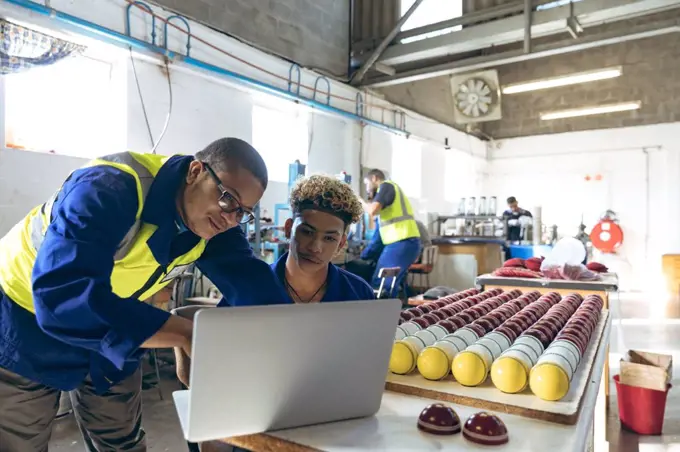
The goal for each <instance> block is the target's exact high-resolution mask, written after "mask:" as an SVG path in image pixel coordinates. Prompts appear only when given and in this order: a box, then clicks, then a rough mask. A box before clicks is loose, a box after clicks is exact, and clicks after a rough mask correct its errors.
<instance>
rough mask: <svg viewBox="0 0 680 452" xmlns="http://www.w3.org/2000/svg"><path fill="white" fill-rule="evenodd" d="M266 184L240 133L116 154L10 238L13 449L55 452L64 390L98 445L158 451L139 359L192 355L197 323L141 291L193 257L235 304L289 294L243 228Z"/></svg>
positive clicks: (1, 381) (3, 379) (2, 278)
mask: <svg viewBox="0 0 680 452" xmlns="http://www.w3.org/2000/svg"><path fill="white" fill-rule="evenodd" d="M267 180H268V178H267V168H266V166H265V163H264V161H263V160H262V157H261V156H260V155H259V154H258V153H257V151H256V150H255V149H254V148H253V147H252V146H250V145H249V144H248V143H246V142H245V141H242V140H239V139H236V138H224V139H220V140H217V141H215V142H213V143H211V144H210V145H209V146H208V147H206V148H205V149H204V150H203V151H200V152H198V153H197V154H196V156H195V157H193V156H181V155H175V156H172V157H166V156H161V155H155V154H135V153H130V152H125V153H121V154H114V155H110V156H107V157H102V158H100V159H96V160H93V161H92V162H90V163H88V164H87V165H86V166H85V167H83V168H81V169H78V170H76V171H74V172H73V173H72V174H71V175H70V176H69V177H68V178H67V180H66V181H65V182H64V183H63V185H62V186H61V188H60V189H59V190H58V191H57V193H56V194H55V195H54V196H53V197H52V199H50V200H48V201H47V202H46V203H45V204H43V205H41V206H38V207H36V208H34V209H33V210H32V211H31V212H30V213H29V214H28V215H27V216H26V217H25V218H24V219H23V220H22V221H21V222H19V224H17V225H16V226H15V227H14V228H13V229H12V230H11V231H10V232H9V233H7V235H5V236H4V237H3V238H2V239H0V450H1V451H2V452H26V451H46V450H47V444H48V441H49V438H50V434H51V427H52V421H53V420H54V417H55V415H56V413H57V409H58V398H59V395H60V392H61V391H72V392H71V401H72V406H73V408H74V413H75V416H76V420H77V422H78V424H79V426H80V429H81V432H82V434H83V437H84V439H85V444H86V446H87V448H88V450H90V451H105V450H106V451H109V450H127V451H144V450H146V440H145V433H144V431H143V429H142V426H141V414H142V400H141V394H140V393H141V371H140V365H139V363H140V359H141V357H142V355H143V353H144V351H145V349H149V348H170V347H180V348H181V349H183V350H184V351H185V352H186V353H187V354H189V355H190V354H191V337H192V329H193V322H192V321H191V320H188V319H183V318H181V317H178V316H172V315H170V313H169V312H166V311H163V310H161V309H157V308H155V307H153V306H151V305H150V304H147V303H144V302H143V301H144V300H148V299H149V298H150V297H151V296H152V295H153V294H154V293H156V292H158V291H159V290H161V289H162V288H163V287H164V286H165V285H167V284H169V283H170V282H171V281H172V280H173V279H174V278H175V277H177V276H178V275H180V274H181V273H182V272H183V271H184V269H185V268H186V267H187V266H188V265H190V264H192V263H196V265H197V266H198V268H199V269H200V270H201V271H202V272H203V273H204V274H205V275H206V276H207V277H208V278H209V279H210V280H211V281H212V282H213V283H214V284H215V285H216V286H217V287H218V288H219V289H220V291H221V292H222V294H223V295H224V297H225V300H226V301H228V302H229V304H264V302H265V301H268V302H271V300H277V299H280V298H281V297H282V295H281V293H280V289H279V284H278V283H277V281H276V278H275V276H274V274H273V273H272V272H271V270H270V268H269V266H268V265H267V264H266V263H265V262H264V261H262V260H260V259H257V258H256V257H255V256H254V255H253V252H252V251H251V249H250V246H249V244H248V241H247V239H246V237H245V236H244V233H243V231H242V229H241V228H239V227H237V226H238V225H239V224H240V223H246V222H249V221H250V219H251V218H252V217H253V215H252V210H253V207H254V206H255V204H256V203H257V202H258V201H259V200H260V198H261V197H262V194H263V193H264V190H265V188H266V187H267ZM223 301H224V300H223Z"/></svg>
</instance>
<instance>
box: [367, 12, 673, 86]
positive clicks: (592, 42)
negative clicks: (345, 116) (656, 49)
mask: <svg viewBox="0 0 680 452" xmlns="http://www.w3.org/2000/svg"><path fill="white" fill-rule="evenodd" d="M628 31H629V33H627V34H624V35H621V34H620V32H608V33H601V34H598V35H593V36H589V37H585V38H582V40H581V42H579V43H578V44H573V41H572V40H569V41H561V42H558V43H554V44H545V45H542V46H536V47H535V49H534V51H533V52H532V53H524V50H523V49H521V50H514V51H510V52H504V53H499V54H496V55H486V56H482V57H475V58H468V59H465V60H460V61H455V62H452V63H444V64H439V65H435V66H429V67H424V68H420V69H414V70H410V71H405V72H403V73H397V75H395V76H393V77H377V78H375V79H372V80H368V81H367V82H366V83H365V84H364V85H365V86H368V87H371V88H382V87H386V86H394V85H400V84H403V83H409V82H415V81H419V80H425V79H428V78H433V77H440V76H442V75H451V74H461V73H465V72H472V71H476V70H480V69H487V68H490V67H497V66H503V65H506V64H513V63H519V62H522V61H528V60H536V59H539V58H546V57H550V56H554V55H562V54H566V53H573V52H579V51H582V50H588V49H594V48H597V47H603V46H606V45H612V44H619V43H622V42H627V41H634V40H638V39H644V38H652V37H655V36H661V35H666V34H669V33H677V32H680V23H679V22H678V20H670V21H663V22H658V23H655V24H647V25H640V26H637V27H631V28H629V29H628Z"/></svg>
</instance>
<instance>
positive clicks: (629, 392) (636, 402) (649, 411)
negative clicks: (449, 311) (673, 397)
mask: <svg viewBox="0 0 680 452" xmlns="http://www.w3.org/2000/svg"><path fill="white" fill-rule="evenodd" d="M614 381H615V382H616V394H617V397H618V403H619V419H620V420H621V426H622V427H623V428H625V429H627V430H631V431H633V432H635V433H637V434H639V435H660V434H661V430H662V429H663V418H664V414H665V412H666V397H667V396H668V391H669V390H670V389H671V385H670V384H669V385H668V387H667V388H666V390H665V391H656V390H654V389H646V388H639V387H637V386H628V385H624V384H622V383H619V376H618V375H615V376H614Z"/></svg>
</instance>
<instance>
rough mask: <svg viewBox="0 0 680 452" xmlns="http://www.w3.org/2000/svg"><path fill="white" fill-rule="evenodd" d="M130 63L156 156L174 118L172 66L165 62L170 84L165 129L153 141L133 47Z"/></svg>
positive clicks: (167, 78)
mask: <svg viewBox="0 0 680 452" xmlns="http://www.w3.org/2000/svg"><path fill="white" fill-rule="evenodd" d="M130 63H131V65H132V73H133V74H134V76H135V84H136V85H137V93H138V94H139V101H140V103H141V104H142V112H143V113H144V121H145V122H146V130H147V132H148V133H149V141H150V142H151V153H152V154H155V153H156V149H158V145H159V144H160V143H161V140H163V137H164V136H165V132H167V130H168V124H170V117H171V116H172V80H170V66H168V58H167V57H166V58H165V60H164V63H165V78H166V80H167V82H168V102H169V105H168V113H167V114H166V115H165V123H164V124H163V129H162V130H161V133H160V135H159V136H158V139H157V140H154V139H153V132H152V131H151V124H150V123H149V116H148V114H147V113H146V105H145V103H144V97H143V96H142V88H141V86H140V84H139V77H138V76H137V68H136V66H135V59H134V57H133V56H132V47H130Z"/></svg>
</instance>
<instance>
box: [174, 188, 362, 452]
mask: <svg viewBox="0 0 680 452" xmlns="http://www.w3.org/2000/svg"><path fill="white" fill-rule="evenodd" d="M290 208H291V212H293V218H291V219H288V220H287V221H286V224H285V233H286V237H287V238H288V239H290V251H289V252H288V253H286V254H284V255H283V256H281V257H280V258H279V260H278V261H277V262H276V263H274V264H272V266H271V274H272V275H275V277H276V281H277V283H278V285H279V287H280V288H281V290H282V292H283V296H282V297H281V298H280V299H278V300H275V299H271V300H264V301H265V303H266V304H280V303H283V304H293V303H326V302H336V301H352V300H372V299H374V298H375V295H374V294H373V289H372V288H371V286H369V285H368V284H367V283H366V282H365V281H364V280H363V279H361V278H359V277H358V276H356V275H353V274H351V273H349V272H346V271H345V270H342V269H340V268H338V267H336V266H335V265H333V264H332V263H331V261H332V259H333V257H334V256H335V254H336V253H337V252H338V251H340V250H341V249H342V248H343V247H344V246H345V242H346V241H347V233H348V230H349V226H350V225H351V224H353V223H356V222H357V221H358V220H359V218H361V216H362V214H363V209H362V206H361V203H360V202H359V198H358V197H357V196H356V195H355V194H354V192H353V191H352V189H351V188H350V187H349V186H348V185H347V184H345V183H344V182H341V181H339V180H337V179H334V178H332V177H329V176H322V175H314V176H310V177H308V178H304V179H300V180H299V181H298V182H297V183H296V185H295V187H294V188H293V190H292V191H291V194H290ZM232 300H233V303H231V302H230V301H231V300H230V299H223V300H222V302H221V303H220V304H219V305H218V306H229V305H240V304H241V300H240V299H238V298H234V299H232ZM175 356H176V357H177V376H178V378H179V379H180V381H182V383H184V384H185V385H188V383H189V369H190V367H191V366H190V360H189V359H188V357H187V356H186V354H185V353H184V350H183V349H182V348H176V349H175ZM189 449H190V450H192V451H198V446H197V445H194V444H191V443H190V444H189Z"/></svg>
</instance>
